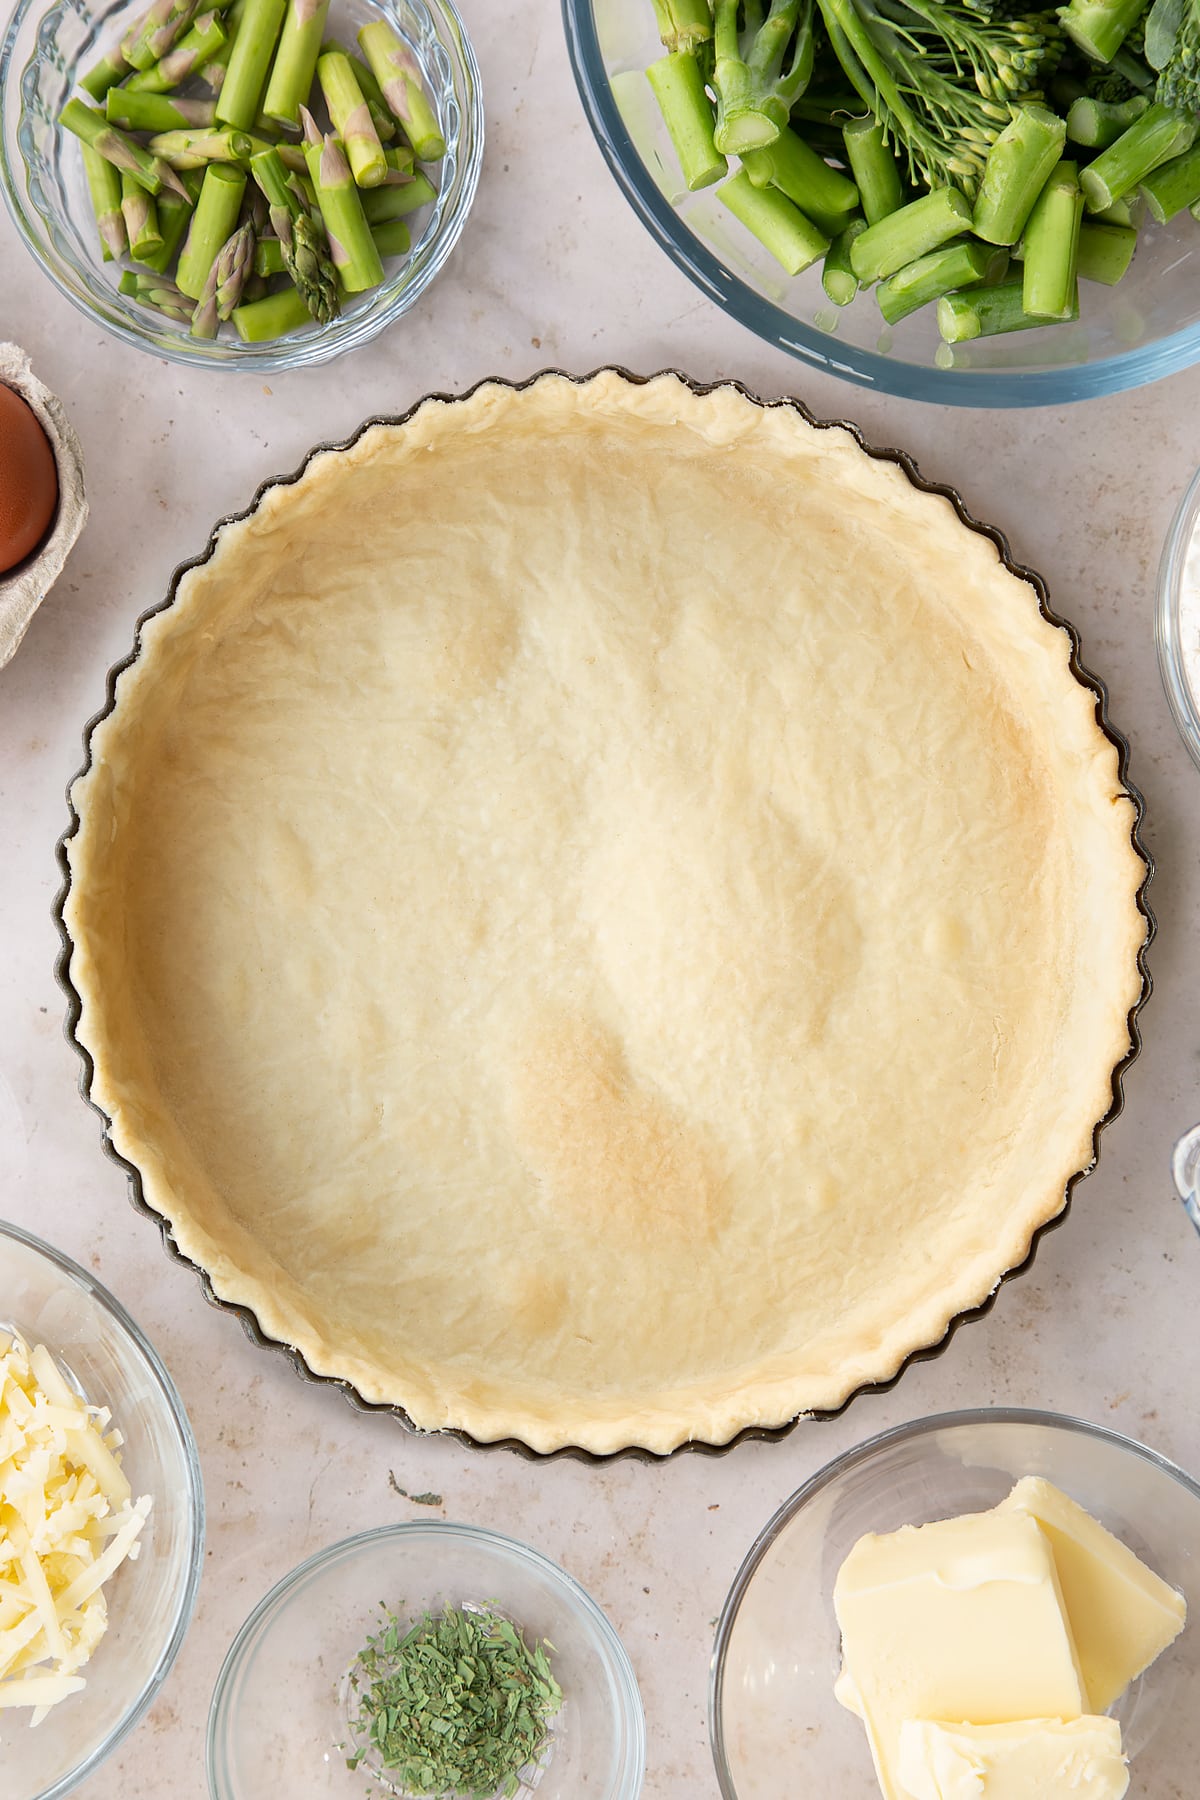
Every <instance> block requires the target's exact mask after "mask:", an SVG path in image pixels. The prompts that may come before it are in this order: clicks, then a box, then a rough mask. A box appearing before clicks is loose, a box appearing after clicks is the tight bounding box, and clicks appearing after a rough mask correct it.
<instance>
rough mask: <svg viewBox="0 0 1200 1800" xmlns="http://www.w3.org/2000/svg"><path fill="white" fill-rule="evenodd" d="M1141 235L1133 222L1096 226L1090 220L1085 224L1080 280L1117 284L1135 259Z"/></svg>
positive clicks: (1083, 227)
mask: <svg viewBox="0 0 1200 1800" xmlns="http://www.w3.org/2000/svg"><path fill="white" fill-rule="evenodd" d="M1137 235H1138V234H1137V232H1136V231H1134V230H1133V228H1132V226H1129V225H1095V224H1093V223H1092V222H1091V221H1090V220H1089V221H1087V222H1086V223H1085V224H1083V225H1082V226H1081V227H1080V230H1079V261H1078V269H1077V271H1076V272H1077V274H1078V276H1079V279H1080V280H1081V281H1099V282H1102V283H1103V285H1104V286H1105V287H1115V286H1116V284H1117V282H1118V281H1120V279H1121V277H1122V275H1124V273H1125V271H1126V269H1128V267H1129V265H1130V263H1131V262H1132V261H1133V253H1134V251H1135V250H1136V248H1137Z"/></svg>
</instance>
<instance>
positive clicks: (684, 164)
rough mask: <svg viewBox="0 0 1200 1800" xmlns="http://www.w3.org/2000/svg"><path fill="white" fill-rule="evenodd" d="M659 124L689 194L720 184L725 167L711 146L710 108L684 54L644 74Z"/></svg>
mask: <svg viewBox="0 0 1200 1800" xmlns="http://www.w3.org/2000/svg"><path fill="white" fill-rule="evenodd" d="M646 79H647V81H648V82H649V83H650V86H651V88H652V89H653V90H654V97H655V99H656V100H657V101H658V109H659V111H660V112H661V113H662V116H663V123H664V124H665V126H666V128H667V131H668V133H669V134H670V138H671V143H672V144H673V145H674V147H675V154H676V156H677V157H678V158H679V167H680V170H681V172H682V174H683V179H684V181H685V182H686V183H687V186H688V189H689V191H690V192H692V193H695V192H696V191H697V189H699V188H705V187H711V186H712V184H713V182H714V181H720V179H721V177H722V175H724V174H725V172H726V170H727V168H728V164H727V163H726V161H725V158H724V157H723V156H722V154H721V152H720V151H719V150H718V149H717V146H716V144H715V143H714V142H713V126H714V124H715V123H716V119H715V115H714V113H713V104H712V101H711V100H710V99H709V97H708V94H707V92H706V90H705V86H704V77H703V75H702V74H701V72H700V65H699V63H698V62H697V61H696V58H695V57H694V56H692V55H691V54H690V53H689V52H688V51H687V50H677V51H675V52H674V53H673V54H672V55H670V56H663V57H660V58H659V60H658V61H657V62H652V63H651V64H650V67H649V68H648V69H647V70H646Z"/></svg>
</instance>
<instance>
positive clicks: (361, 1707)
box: [348, 1603, 562, 1800]
mask: <svg viewBox="0 0 1200 1800" xmlns="http://www.w3.org/2000/svg"><path fill="white" fill-rule="evenodd" d="M553 1648H554V1646H553V1645H552V1644H548V1643H539V1644H535V1645H534V1646H533V1647H532V1648H531V1647H530V1646H529V1645H528V1644H527V1643H526V1642H525V1639H524V1637H523V1636H522V1634H521V1632H520V1631H519V1630H518V1629H517V1627H516V1626H515V1625H514V1624H513V1623H512V1622H511V1620H509V1619H506V1618H504V1617H503V1615H502V1614H501V1613H500V1612H498V1611H497V1609H496V1608H495V1607H494V1606H491V1605H488V1606H483V1607H480V1608H478V1609H475V1608H472V1609H470V1610H466V1609H460V1608H458V1607H453V1606H451V1605H450V1604H449V1603H447V1604H446V1605H445V1606H444V1607H443V1608H442V1611H441V1612H440V1613H436V1614H434V1613H426V1614H425V1615H424V1617H423V1618H421V1619H420V1620H418V1622H417V1623H416V1624H415V1625H413V1626H410V1627H409V1628H407V1629H406V1628H405V1627H404V1626H403V1625H401V1623H400V1621H399V1620H398V1619H396V1618H395V1617H394V1616H393V1615H392V1614H391V1613H389V1612H388V1611H387V1608H386V1607H385V1608H384V1625H383V1628H382V1630H380V1631H379V1632H378V1633H377V1634H376V1635H375V1636H374V1637H371V1638H368V1640H367V1642H366V1643H365V1644H364V1646H363V1648H362V1649H361V1650H360V1651H359V1653H358V1658H357V1660H356V1662H355V1665H354V1668H353V1670H352V1671H351V1675H350V1686H351V1689H352V1690H353V1694H354V1700H353V1701H352V1703H351V1705H352V1716H351V1725H352V1727H353V1729H354V1732H355V1735H356V1737H357V1738H358V1740H359V1743H360V1744H362V1743H363V1742H364V1740H366V1742H367V1743H369V1744H370V1745H371V1747H372V1748H373V1749H374V1751H375V1753H376V1755H377V1757H378V1760H379V1762H380V1764H381V1765H382V1767H383V1768H384V1769H386V1770H387V1771H388V1773H389V1775H391V1776H392V1777H393V1778H394V1779H395V1781H396V1782H397V1784H398V1785H399V1786H400V1787H402V1788H405V1789H407V1790H408V1791H409V1792H411V1793H413V1794H438V1795H445V1794H462V1795H469V1796H470V1797H471V1800H491V1796H492V1795H495V1794H502V1795H504V1796H506V1797H509V1796H512V1795H513V1794H515V1793H516V1792H517V1790H518V1788H519V1787H520V1785H521V1779H520V1776H521V1770H522V1769H524V1768H526V1767H527V1766H528V1765H529V1764H530V1763H535V1762H536V1761H537V1759H538V1757H539V1756H540V1755H541V1753H542V1751H543V1749H544V1748H545V1744H546V1738H547V1721H548V1720H549V1719H550V1718H552V1717H553V1715H554V1714H555V1713H556V1712H557V1711H558V1709H559V1707H560V1706H561V1705H562V1690H561V1688H560V1687H559V1685H558V1683H557V1681H555V1679H554V1676H553V1675H552V1674H551V1672H550V1661H549V1657H548V1655H547V1652H548V1651H550V1650H552V1649H553ZM369 1755H370V1752H369V1751H368V1750H366V1749H360V1750H359V1751H358V1752H357V1753H356V1754H355V1755H354V1756H352V1757H350V1758H349V1759H348V1766H349V1767H350V1768H351V1769H355V1768H357V1767H358V1765H359V1763H360V1761H362V1759H363V1757H364V1756H369Z"/></svg>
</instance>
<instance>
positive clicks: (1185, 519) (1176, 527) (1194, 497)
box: [1154, 470, 1200, 766]
mask: <svg viewBox="0 0 1200 1800" xmlns="http://www.w3.org/2000/svg"><path fill="white" fill-rule="evenodd" d="M1154 636H1155V640H1156V642H1157V644H1158V666H1159V670H1160V672H1161V674H1162V679H1163V686H1164V687H1165V688H1166V690H1167V699H1168V700H1169V702H1170V705H1171V711H1172V712H1173V713H1174V715H1175V723H1176V725H1178V727H1179V732H1180V735H1181V737H1182V738H1183V741H1184V743H1185V744H1186V745H1187V747H1188V749H1189V750H1190V752H1191V755H1192V761H1193V762H1195V763H1196V764H1197V765H1198V766H1200V470H1197V472H1196V474H1195V475H1193V477H1192V479H1191V481H1190V482H1189V483H1188V488H1187V492H1186V493H1185V494H1184V496H1183V499H1182V500H1181V501H1180V502H1179V508H1178V511H1177V512H1176V514H1175V517H1174V519H1173V520H1172V522H1171V529H1170V531H1169V532H1168V533H1167V541H1166V543H1165V545H1164V546H1163V553H1162V561H1161V563H1160V564H1159V570H1158V605H1157V609H1156V611H1155V615H1154Z"/></svg>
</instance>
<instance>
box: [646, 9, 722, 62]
mask: <svg viewBox="0 0 1200 1800" xmlns="http://www.w3.org/2000/svg"><path fill="white" fill-rule="evenodd" d="M651 3H652V5H653V7H654V17H655V20H656V22H657V25H658V35H659V37H660V38H661V39H662V41H663V46H664V48H665V49H667V50H670V51H679V50H682V51H688V50H695V49H696V47H697V45H699V44H704V43H707V42H708V41H709V40H710V39H711V37H712V34H713V22H712V8H711V6H710V4H709V0H651Z"/></svg>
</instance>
